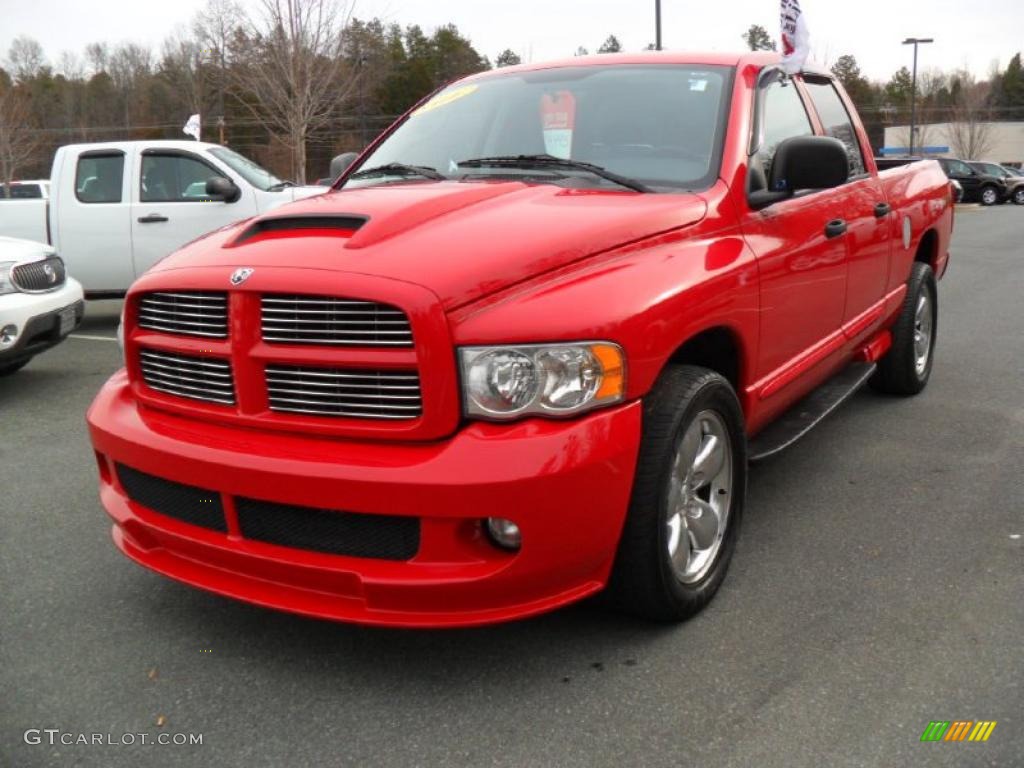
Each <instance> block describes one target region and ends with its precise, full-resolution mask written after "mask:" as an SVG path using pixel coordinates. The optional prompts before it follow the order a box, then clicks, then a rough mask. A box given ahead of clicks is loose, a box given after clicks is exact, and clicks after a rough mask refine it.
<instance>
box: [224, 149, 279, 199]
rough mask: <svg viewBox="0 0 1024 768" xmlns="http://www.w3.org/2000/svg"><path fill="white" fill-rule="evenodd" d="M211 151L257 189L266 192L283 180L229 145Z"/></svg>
mask: <svg viewBox="0 0 1024 768" xmlns="http://www.w3.org/2000/svg"><path fill="white" fill-rule="evenodd" d="M209 152H210V154H211V155H213V156H214V157H216V158H217V159H218V160H220V161H222V162H223V163H224V164H225V165H227V167H228V168H230V169H231V170H232V171H234V172H235V173H237V174H238V175H239V176H241V177H242V178H243V179H245V180H246V181H248V182H249V183H250V184H252V185H253V186H254V187H256V188H257V189H262V190H263V191H264V192H266V191H267V190H269V189H270V188H271V187H273V186H275V185H277V184H280V183H281V180H280V179H279V178H277V176H275V175H274V174H272V173H271V172H270V171H268V170H267V169H266V168H263V167H262V166H260V165H257V164H256V163H254V162H253V161H252V160H250V159H249V158H248V157H244V156H242V155H240V154H238V153H237V152H235V151H234V150H230V149H228V148H227V147H214V148H213V149H211V150H209Z"/></svg>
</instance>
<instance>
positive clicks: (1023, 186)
mask: <svg viewBox="0 0 1024 768" xmlns="http://www.w3.org/2000/svg"><path fill="white" fill-rule="evenodd" d="M967 164H968V165H969V166H971V168H973V169H974V170H976V171H977V172H978V173H982V174H985V175H986V176H995V177H996V178H998V179H1002V180H1003V182H1004V183H1005V184H1006V187H1007V199H1009V200H1013V202H1015V203H1016V204H1017V205H1024V176H1022V175H1021V172H1020V171H1014V170H1012V169H1010V168H1004V167H1003V166H1001V165H999V164H998V163H986V162H979V161H977V160H968V161H967Z"/></svg>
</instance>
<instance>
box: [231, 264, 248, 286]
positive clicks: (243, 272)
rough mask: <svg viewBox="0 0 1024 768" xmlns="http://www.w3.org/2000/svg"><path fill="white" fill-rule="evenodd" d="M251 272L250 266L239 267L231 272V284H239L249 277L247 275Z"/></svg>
mask: <svg viewBox="0 0 1024 768" xmlns="http://www.w3.org/2000/svg"><path fill="white" fill-rule="evenodd" d="M252 273H253V269H252V267H241V268H240V269H236V270H235V271H234V272H232V273H231V284H232V285H241V284H242V283H244V282H245V281H246V280H248V279H249V276H250V275H251V274H252Z"/></svg>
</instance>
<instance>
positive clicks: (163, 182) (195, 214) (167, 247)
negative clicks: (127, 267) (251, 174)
mask: <svg viewBox="0 0 1024 768" xmlns="http://www.w3.org/2000/svg"><path fill="white" fill-rule="evenodd" d="M138 160H139V162H138V163H137V165H136V176H135V182H136V183H135V184H134V185H133V186H134V190H133V193H132V198H133V199H132V213H131V227H132V260H133V264H134V269H135V276H136V277H139V276H140V275H142V274H143V273H144V272H145V271H146V270H147V269H149V268H150V267H151V266H153V265H154V264H155V263H156V262H158V261H159V260H160V259H162V258H163V257H164V256H167V255H168V254H170V253H173V252H174V251H176V250H177V249H178V248H180V247H181V246H183V245H184V244H185V243H188V242H191V241H192V240H195V239H196V238H197V237H200V236H201V235H204V234H206V233H207V232H211V231H213V230H215V229H219V228H220V227H223V226H225V225H227V224H230V223H231V222H233V221H238V220H240V219H244V218H248V217H249V216H252V215H254V214H255V213H256V205H255V201H254V199H253V195H252V190H250V189H248V188H247V187H243V188H242V196H241V198H239V200H237V201H236V202H233V203H226V202H224V201H223V200H215V199H211V198H209V197H207V196H206V181H207V180H208V179H209V178H210V177H212V176H228V174H227V173H225V172H224V171H222V170H220V169H218V168H217V167H216V166H214V165H213V164H212V163H210V162H208V161H206V160H205V159H203V158H200V156H199V155H197V154H195V153H192V152H185V151H180V150H163V149H151V150H146V151H144V152H143V153H142V154H141V155H140V156H139V158H138ZM229 178H231V177H229ZM232 181H235V182H236V183H238V182H237V180H235V179H233V178H232Z"/></svg>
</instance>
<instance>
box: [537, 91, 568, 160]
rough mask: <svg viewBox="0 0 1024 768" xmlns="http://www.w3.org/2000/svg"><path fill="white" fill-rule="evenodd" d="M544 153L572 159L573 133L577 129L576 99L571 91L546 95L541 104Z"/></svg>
mask: <svg viewBox="0 0 1024 768" xmlns="http://www.w3.org/2000/svg"><path fill="white" fill-rule="evenodd" d="M540 118H541V124H542V126H543V128H544V151H545V152H547V153H548V154H549V155H551V156H552V157H558V158H561V159H562V160H568V159H569V158H570V157H572V132H573V130H575V128H576V97H575V96H573V95H572V93H571V92H569V91H556V92H555V93H545V94H544V98H543V99H541V103H540Z"/></svg>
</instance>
